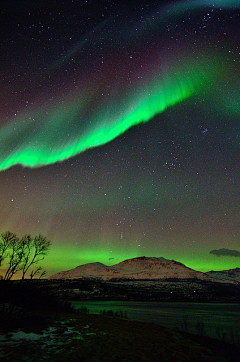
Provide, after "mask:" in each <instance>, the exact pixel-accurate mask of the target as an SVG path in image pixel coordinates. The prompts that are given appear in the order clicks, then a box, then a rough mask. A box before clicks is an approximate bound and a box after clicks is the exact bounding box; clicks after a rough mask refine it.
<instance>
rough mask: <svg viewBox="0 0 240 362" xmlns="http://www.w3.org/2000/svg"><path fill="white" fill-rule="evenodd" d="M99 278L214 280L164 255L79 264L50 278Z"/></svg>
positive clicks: (106, 279)
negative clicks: (107, 263)
mask: <svg viewBox="0 0 240 362" xmlns="http://www.w3.org/2000/svg"><path fill="white" fill-rule="evenodd" d="M83 278H85V279H86V278H89V279H98V280H104V281H108V280H114V279H128V280H146V279H149V280H157V279H171V278H177V279H200V280H213V279H214V278H213V277H211V276H209V275H207V274H205V273H203V272H199V271H196V270H194V269H191V268H188V267H187V266H185V265H184V264H182V263H180V262H178V261H175V260H169V259H165V258H163V257H159V258H158V257H146V256H141V257H136V258H132V259H126V260H124V261H122V262H120V263H117V264H114V265H112V266H107V265H105V264H102V263H99V262H95V263H88V264H83V265H79V266H77V267H76V268H73V269H70V270H67V271H62V272H59V273H56V274H54V275H52V276H50V277H49V278H48V279H83Z"/></svg>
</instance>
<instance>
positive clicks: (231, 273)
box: [206, 268, 240, 283]
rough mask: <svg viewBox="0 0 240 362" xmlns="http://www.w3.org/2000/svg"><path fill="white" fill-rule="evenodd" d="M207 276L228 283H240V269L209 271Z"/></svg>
mask: <svg viewBox="0 0 240 362" xmlns="http://www.w3.org/2000/svg"><path fill="white" fill-rule="evenodd" d="M206 274H207V275H209V276H211V277H213V278H217V279H222V280H228V281H236V282H239V283H240V268H235V269H229V270H221V271H213V270H212V271H209V272H207V273H206Z"/></svg>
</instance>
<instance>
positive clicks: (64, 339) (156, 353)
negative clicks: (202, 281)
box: [0, 313, 240, 362]
mask: <svg viewBox="0 0 240 362" xmlns="http://www.w3.org/2000/svg"><path fill="white" fill-rule="evenodd" d="M28 318H30V319H31V316H28ZM38 320H39V321H40V320H41V322H42V323H29V324H28V323H27V324H26V325H25V327H24V326H23V325H22V326H21V327H20V328H19V327H17V326H15V327H13V326H12V327H11V326H10V325H9V324H8V325H6V328H5V330H3V329H2V331H1V332H0V360H1V361H3V362H15V361H16V362H31V361H34V362H42V361H51V362H57V361H58V362H66V361H73V362H74V361H78V362H98V361H99V362H100V361H101V362H120V361H121V362H135V361H136V362H157V361H161V362H170V361H171V362H178V361H179V362H180V361H181V362H183V361H184V362H185V361H186V362H187V361H189V362H205V361H206V362H237V361H239V355H240V349H239V348H238V347H236V346H233V345H229V344H227V343H224V342H222V341H216V340H213V339H211V338H207V337H201V336H194V335H191V334H187V333H182V332H181V333H180V332H175V331H172V330H170V329H167V328H164V327H161V326H157V325H155V324H150V323H142V322H136V321H128V320H123V319H120V318H111V317H108V316H101V315H91V314H86V315H78V314H63V313H60V314H53V313H51V314H43V315H39V316H38Z"/></svg>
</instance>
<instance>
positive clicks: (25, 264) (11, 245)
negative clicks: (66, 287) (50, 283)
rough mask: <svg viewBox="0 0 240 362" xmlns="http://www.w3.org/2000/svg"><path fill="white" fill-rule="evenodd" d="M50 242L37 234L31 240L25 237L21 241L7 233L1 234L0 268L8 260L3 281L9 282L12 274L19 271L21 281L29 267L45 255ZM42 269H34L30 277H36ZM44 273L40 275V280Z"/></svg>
mask: <svg viewBox="0 0 240 362" xmlns="http://www.w3.org/2000/svg"><path fill="white" fill-rule="evenodd" d="M50 245H51V242H50V241H49V240H47V238H46V237H44V236H42V235H41V234H39V235H38V236H35V237H34V238H32V237H31V236H30V235H25V236H24V237H22V238H21V239H19V238H18V237H17V235H16V234H13V233H11V232H9V231H7V232H5V233H3V234H1V240H0V266H1V264H2V262H3V261H4V260H6V259H7V260H8V268H7V271H6V273H5V276H4V278H3V279H4V280H10V279H11V278H12V277H13V276H14V274H16V273H17V272H19V271H21V272H22V279H24V278H25V275H26V273H27V272H28V271H29V269H30V267H32V266H34V265H35V264H37V263H39V261H41V260H43V259H44V257H45V256H46V255H47V253H48V251H49V248H50ZM41 270H42V267H37V268H35V269H34V270H33V271H32V272H31V275H30V277H31V278H33V277H34V276H35V275H38V274H39V273H40V271H41ZM45 274H46V272H45V271H43V272H42V273H41V274H40V277H39V278H41V277H42V276H43V275H45Z"/></svg>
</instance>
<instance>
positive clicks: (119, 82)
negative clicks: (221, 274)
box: [0, 0, 240, 275]
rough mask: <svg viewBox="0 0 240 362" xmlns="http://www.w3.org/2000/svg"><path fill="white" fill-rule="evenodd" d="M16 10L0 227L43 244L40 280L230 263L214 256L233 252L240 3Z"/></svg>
mask: <svg viewBox="0 0 240 362" xmlns="http://www.w3.org/2000/svg"><path fill="white" fill-rule="evenodd" d="M66 3H68V6H67V11H66ZM12 4H13V2H11V1H10V2H7V1H6V2H5V1H3V2H2V4H1V5H0V10H1V15H2V19H4V20H3V22H2V23H3V28H4V32H3V34H2V36H1V39H0V44H1V49H2V51H1V54H2V55H1V83H0V91H1V92H0V94H1V96H0V105H1V106H0V126H1V128H0V171H1V172H0V187H1V204H2V207H1V210H0V220H1V224H0V225H1V232H3V231H5V230H10V231H12V232H16V233H17V234H20V235H23V234H25V233H30V234H33V235H35V234H38V233H42V234H43V235H46V236H47V237H48V238H49V239H50V240H51V241H52V250H51V253H50V255H49V256H48V257H47V258H46V260H45V261H44V264H43V266H44V267H45V268H46V269H47V270H48V275H49V274H51V273H54V272H57V271H60V270H66V269H70V268H73V267H75V266H77V265H80V264H82V263H87V262H94V261H100V262H103V263H105V264H108V265H110V264H115V263H117V262H119V261H121V260H123V259H126V258H131V257H136V256H142V255H146V256H159V257H160V256H163V257H165V258H169V259H175V260H178V261H180V262H183V263H184V264H186V265H187V266H189V267H192V268H194V269H196V270H201V271H208V270H211V269H215V270H220V269H227V268H234V267H237V266H239V262H240V259H239V258H237V257H236V258H233V257H231V256H222V257H216V255H214V254H210V251H211V250H212V249H216V250H217V249H222V248H226V249H231V250H240V248H239V245H240V228H239V205H238V204H239V202H238V200H239V196H240V195H239V194H240V191H239V164H240V163H239V161H240V159H239V158H240V157H239V142H240V140H239V110H240V94H239V80H240V64H239V62H240V41H239V36H238V29H239V25H240V21H239V20H240V18H239V16H240V1H223V0H222V1H220V0H218V1H213V2H208V1H201V0H200V1H192V0H191V1H161V2H157V3H156V2H154V1H141V2H139V3H138V4H135V5H134V4H128V3H125V2H118V1H117V2H114V1H101V2H100V3H99V5H98V6H97V7H96V5H94V2H92V1H89V2H88V1H85V2H79V1H75V0H74V1H69V2H68V1H63V0H61V1H57V0H55V1H53V2H51V4H49V3H48V2H45V1H35V2H34V4H32V2H30V1H26V0H25V1H24V0H23V1H17V2H15V6H13V5H12ZM6 15H7V17H6ZM6 19H7V20H6Z"/></svg>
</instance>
